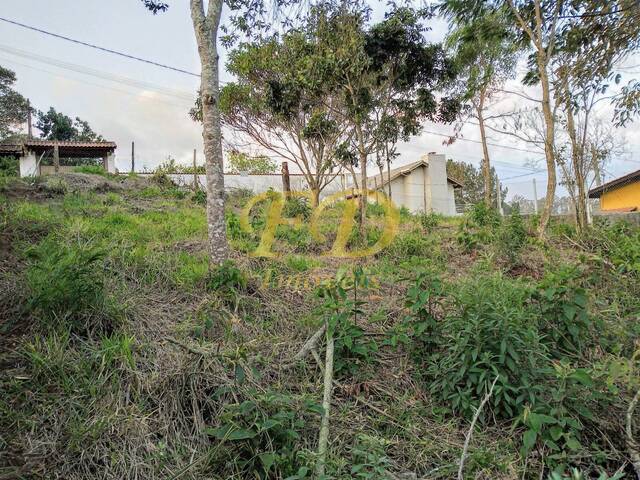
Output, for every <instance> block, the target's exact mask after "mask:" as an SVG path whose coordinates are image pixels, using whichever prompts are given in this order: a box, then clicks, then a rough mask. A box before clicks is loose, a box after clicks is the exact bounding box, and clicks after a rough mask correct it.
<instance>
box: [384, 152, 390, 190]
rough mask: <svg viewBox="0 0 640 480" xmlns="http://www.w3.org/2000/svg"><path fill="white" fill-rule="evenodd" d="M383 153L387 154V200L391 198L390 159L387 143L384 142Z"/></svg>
mask: <svg viewBox="0 0 640 480" xmlns="http://www.w3.org/2000/svg"><path fill="white" fill-rule="evenodd" d="M384 148H385V153H386V155H387V182H388V183H387V187H388V189H389V200H391V159H390V158H389V144H388V143H387V142H384Z"/></svg>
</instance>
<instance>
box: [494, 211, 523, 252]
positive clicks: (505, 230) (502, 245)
mask: <svg viewBox="0 0 640 480" xmlns="http://www.w3.org/2000/svg"><path fill="white" fill-rule="evenodd" d="M527 236H528V233H527V228H526V227H525V224H524V219H523V218H522V215H520V210H519V209H518V208H517V207H515V208H514V209H513V211H512V213H511V215H509V216H508V217H507V219H506V220H505V221H504V222H503V223H502V225H501V226H500V228H499V230H498V232H497V233H496V237H495V243H496V246H497V249H498V253H499V254H500V255H501V256H502V257H503V258H506V259H507V262H508V263H509V264H510V265H513V264H515V263H517V261H518V259H519V258H520V252H521V251H522V248H523V247H524V246H525V245H526V243H527Z"/></svg>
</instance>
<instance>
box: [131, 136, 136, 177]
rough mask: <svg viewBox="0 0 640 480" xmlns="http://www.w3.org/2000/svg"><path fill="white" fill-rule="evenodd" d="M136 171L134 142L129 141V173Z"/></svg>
mask: <svg viewBox="0 0 640 480" xmlns="http://www.w3.org/2000/svg"><path fill="white" fill-rule="evenodd" d="M135 171H136V144H135V142H131V173H135Z"/></svg>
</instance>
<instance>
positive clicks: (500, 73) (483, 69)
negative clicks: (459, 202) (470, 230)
mask: <svg viewBox="0 0 640 480" xmlns="http://www.w3.org/2000/svg"><path fill="white" fill-rule="evenodd" d="M460 6H461V4H460V3H459V2H458V1H457V0H446V1H444V2H443V3H442V4H440V10H441V12H443V13H444V15H445V16H446V17H447V18H448V19H449V22H450V25H451V27H452V30H451V31H450V33H449V35H448V36H447V40H446V44H447V47H448V49H449V50H451V51H452V53H453V54H454V58H455V65H456V68H457V70H458V81H457V82H455V83H454V90H455V91H456V92H457V93H458V95H459V96H460V97H462V98H463V99H464V100H466V101H467V102H468V105H467V106H468V108H465V109H463V110H462V112H463V117H462V118H461V121H460V122H459V123H458V124H457V125H456V128H455V131H456V136H457V135H459V134H460V131H461V130H462V127H463V126H464V124H465V123H467V120H468V119H469V118H472V119H474V120H475V121H477V122H478V128H479V131H480V140H481V143H482V152H483V161H482V175H483V178H484V201H485V203H486V204H487V205H491V203H492V200H491V196H492V194H491V188H490V186H491V181H492V179H491V161H490V156H489V148H488V145H487V133H486V128H485V120H486V117H487V116H488V113H487V110H488V108H489V107H490V106H491V103H492V100H493V99H494V97H495V95H496V94H497V93H498V92H499V91H500V89H501V87H502V86H503V84H504V82H505V81H506V80H507V79H508V78H510V77H512V76H513V75H514V72H515V66H516V62H517V58H518V50H519V48H518V44H517V42H516V41H515V39H514V38H513V36H512V35H511V34H510V32H509V31H508V29H507V27H506V26H505V16H504V15H503V12H501V11H489V12H486V13H485V14H484V15H483V16H479V17H478V18H475V19H473V20H472V21H471V22H469V21H468V20H467V19H465V18H464V17H460V16H459V15H458V9H459V8H460ZM453 141H455V137H453V138H452V139H451V141H450V142H449V143H453Z"/></svg>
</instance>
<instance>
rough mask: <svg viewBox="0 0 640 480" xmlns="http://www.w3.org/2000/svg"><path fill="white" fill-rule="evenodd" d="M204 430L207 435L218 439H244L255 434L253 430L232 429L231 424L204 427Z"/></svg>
mask: <svg viewBox="0 0 640 480" xmlns="http://www.w3.org/2000/svg"><path fill="white" fill-rule="evenodd" d="M204 431H205V433H206V434H207V435H212V436H214V437H216V438H217V439H218V440H246V439H248V438H253V437H255V436H256V435H257V433H256V432H255V431H253V430H245V429H242V428H240V429H237V430H234V426H233V425H223V426H222V427H218V428H205V430H204Z"/></svg>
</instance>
